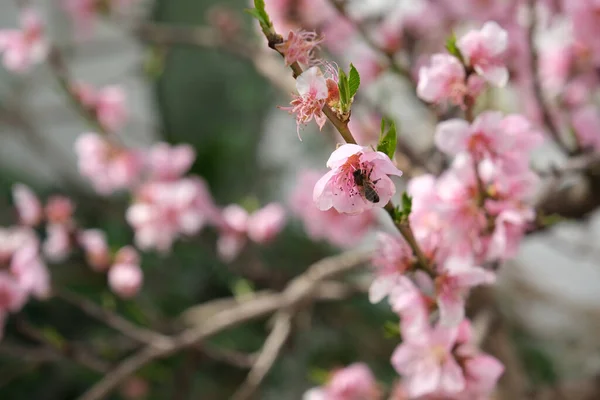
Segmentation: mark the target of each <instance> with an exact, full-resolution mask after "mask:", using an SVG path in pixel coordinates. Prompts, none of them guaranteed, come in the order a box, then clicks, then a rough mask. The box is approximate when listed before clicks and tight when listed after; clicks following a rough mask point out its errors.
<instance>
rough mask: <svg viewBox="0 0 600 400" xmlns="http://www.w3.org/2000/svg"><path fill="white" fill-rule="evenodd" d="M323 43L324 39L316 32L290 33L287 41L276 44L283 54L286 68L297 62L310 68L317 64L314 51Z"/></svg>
mask: <svg viewBox="0 0 600 400" xmlns="http://www.w3.org/2000/svg"><path fill="white" fill-rule="evenodd" d="M321 42H322V39H321V38H319V36H318V35H317V34H316V33H315V32H307V31H296V32H294V31H290V32H289V33H288V37H287V39H286V40H285V41H284V42H283V43H280V44H276V45H275V48H276V49H277V50H279V51H281V52H282V53H283V55H284V59H285V65H286V66H290V65H292V64H293V63H295V62H298V63H300V64H302V65H305V66H309V65H313V64H314V63H315V56H314V54H313V51H314V50H315V48H317V47H318V46H319V44H320V43H321Z"/></svg>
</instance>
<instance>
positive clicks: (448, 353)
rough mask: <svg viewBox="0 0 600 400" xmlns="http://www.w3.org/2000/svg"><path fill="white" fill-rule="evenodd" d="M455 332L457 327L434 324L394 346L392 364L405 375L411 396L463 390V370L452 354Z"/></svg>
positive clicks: (404, 381)
mask: <svg viewBox="0 0 600 400" xmlns="http://www.w3.org/2000/svg"><path fill="white" fill-rule="evenodd" d="M456 335H457V329H456V328H444V327H441V326H436V327H434V328H431V329H427V330H424V331H423V332H421V334H420V335H416V336H413V337H410V339H407V340H404V341H403V342H402V344H400V345H399V346H398V347H397V348H396V350H395V351H394V354H393V355H392V365H393V366H394V368H396V371H398V373H399V374H400V375H402V377H403V378H404V380H403V383H404V385H405V388H406V391H407V393H408V395H409V396H410V398H419V397H420V396H424V395H427V394H431V393H435V392H444V393H450V394H452V393H458V392H461V391H462V390H464V388H465V377H464V375H463V371H462V369H461V368H460V365H459V364H458V363H457V361H456V359H455V358H454V356H453V355H452V347H453V346H454V344H455V343H456Z"/></svg>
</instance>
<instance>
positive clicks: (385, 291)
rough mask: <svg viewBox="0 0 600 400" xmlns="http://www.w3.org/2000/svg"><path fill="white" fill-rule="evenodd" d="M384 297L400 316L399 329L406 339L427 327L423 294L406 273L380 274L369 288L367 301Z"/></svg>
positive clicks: (375, 300)
mask: <svg viewBox="0 0 600 400" xmlns="http://www.w3.org/2000/svg"><path fill="white" fill-rule="evenodd" d="M385 297H387V298H388V301H389V303H390V305H391V307H392V310H393V311H394V312H395V313H397V314H398V315H399V316H400V330H401V332H402V336H403V337H404V338H406V339H408V338H411V337H416V336H419V335H420V334H421V333H422V332H423V331H424V330H426V329H428V328H429V310H428V304H427V301H426V298H425V296H424V295H423V293H422V292H421V290H420V289H419V288H418V287H417V286H416V285H415V284H414V283H413V281H412V280H411V279H410V278H408V277H407V276H406V275H401V274H399V273H395V274H387V275H380V276H378V277H376V278H375V279H374V280H373V283H372V284H371V287H370V288H369V301H370V302H371V303H378V302H380V301H381V300H383V299H384V298H385Z"/></svg>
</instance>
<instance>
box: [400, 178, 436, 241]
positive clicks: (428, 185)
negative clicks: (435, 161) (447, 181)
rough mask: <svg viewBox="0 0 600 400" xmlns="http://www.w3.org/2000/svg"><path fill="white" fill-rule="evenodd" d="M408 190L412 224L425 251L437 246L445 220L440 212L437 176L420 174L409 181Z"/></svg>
mask: <svg viewBox="0 0 600 400" xmlns="http://www.w3.org/2000/svg"><path fill="white" fill-rule="evenodd" d="M407 192H408V194H409V195H410V196H411V197H412V209H411V213H410V216H409V220H410V224H411V227H412V229H413V232H414V234H415V237H416V238H417V240H418V241H419V244H420V245H421V247H422V250H423V251H428V250H433V249H435V248H436V247H437V244H438V242H439V239H440V235H441V232H442V230H443V228H444V221H443V219H442V216H441V214H440V202H441V200H440V197H439V196H438V193H437V181H436V177H435V176H433V175H431V174H425V175H420V176H417V177H414V178H412V179H411V180H410V181H409V182H408V186H407Z"/></svg>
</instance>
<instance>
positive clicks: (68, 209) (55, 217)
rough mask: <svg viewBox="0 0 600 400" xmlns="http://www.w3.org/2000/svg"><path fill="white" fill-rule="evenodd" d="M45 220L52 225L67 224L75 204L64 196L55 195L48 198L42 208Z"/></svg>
mask: <svg viewBox="0 0 600 400" xmlns="http://www.w3.org/2000/svg"><path fill="white" fill-rule="evenodd" d="M44 212H45V214H46V219H47V220H48V222H50V223H53V224H69V223H70V222H71V220H72V217H73V212H75V204H73V201H72V200H71V199H69V198H68V197H65V196H60V195H55V196H51V197H49V198H48V201H47V202H46V207H45V208H44Z"/></svg>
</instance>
